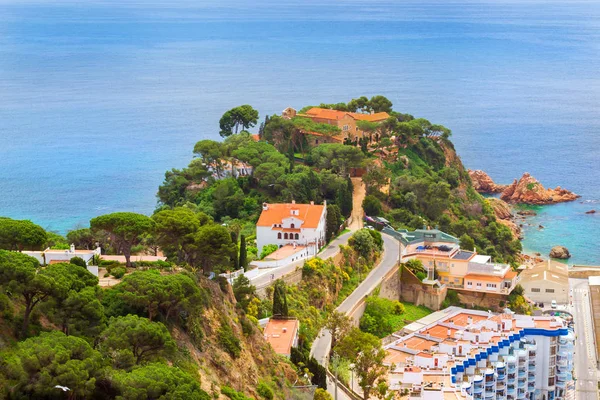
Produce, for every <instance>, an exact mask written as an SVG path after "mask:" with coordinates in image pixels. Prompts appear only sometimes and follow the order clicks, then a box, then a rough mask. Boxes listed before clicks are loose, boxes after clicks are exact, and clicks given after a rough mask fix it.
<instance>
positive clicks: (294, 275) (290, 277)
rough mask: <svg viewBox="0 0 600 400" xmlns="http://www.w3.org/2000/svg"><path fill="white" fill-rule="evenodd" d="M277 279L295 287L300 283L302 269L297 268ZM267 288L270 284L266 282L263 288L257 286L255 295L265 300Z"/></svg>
mask: <svg viewBox="0 0 600 400" xmlns="http://www.w3.org/2000/svg"><path fill="white" fill-rule="evenodd" d="M278 279H282V280H283V281H284V282H285V283H286V284H287V285H297V284H298V283H300V281H302V268H298V269H297V270H295V271H294V272H290V273H289V274H286V275H284V276H282V277H280V278H278ZM269 286H271V282H268V283H267V284H265V285H263V286H257V287H256V295H257V296H258V297H260V298H263V299H264V298H266V297H267V288H268V287H269Z"/></svg>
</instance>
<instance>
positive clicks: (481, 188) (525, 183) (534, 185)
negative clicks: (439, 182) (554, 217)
mask: <svg viewBox="0 0 600 400" xmlns="http://www.w3.org/2000/svg"><path fill="white" fill-rule="evenodd" d="M468 172H469V177H470V178H471V181H472V182H473V187H474V188H475V190H477V191H478V192H480V193H487V194H493V193H500V199H502V200H503V201H505V202H507V203H511V204H531V205H548V204H556V203H564V202H568V201H574V200H577V199H578V198H580V197H581V196H579V195H578V194H575V193H573V192H571V191H569V190H566V189H563V188H561V187H560V186H558V187H556V188H555V189H550V188H549V189H547V188H545V187H544V186H543V185H542V184H541V183H540V182H539V181H538V180H537V179H535V178H534V177H533V176H531V175H530V174H529V173H528V172H525V173H524V174H523V176H522V177H521V178H520V179H515V180H514V181H513V183H512V184H510V185H498V184H496V183H495V182H494V181H493V180H492V178H490V176H489V175H488V174H486V173H485V172H483V171H481V170H476V171H472V170H469V171H468Z"/></svg>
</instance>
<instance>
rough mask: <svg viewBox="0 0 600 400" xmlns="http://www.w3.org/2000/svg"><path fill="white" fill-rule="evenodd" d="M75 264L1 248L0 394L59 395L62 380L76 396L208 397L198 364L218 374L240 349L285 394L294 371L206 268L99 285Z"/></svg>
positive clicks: (277, 393) (141, 274) (266, 390)
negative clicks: (258, 361) (220, 365)
mask: <svg viewBox="0 0 600 400" xmlns="http://www.w3.org/2000/svg"><path fill="white" fill-rule="evenodd" d="M78 264H79V263H78V262H76V263H60V264H51V265H48V266H45V267H43V266H40V265H39V264H38V262H37V260H35V259H34V258H32V257H29V256H27V255H24V254H22V253H19V252H12V251H5V250H0V333H1V336H0V341H1V343H3V349H2V352H1V353H0V398H61V396H62V392H61V391H60V390H59V389H57V388H55V386H56V385H60V386H65V387H68V388H69V389H70V392H71V393H72V394H73V396H76V397H78V398H90V399H96V398H97V399H111V398H123V399H137V398H186V399H187V398H189V399H201V400H207V399H210V398H213V395H214V394H215V392H214V391H213V392H212V393H211V392H207V391H206V390H203V389H202V388H201V386H200V377H199V375H198V364H197V363H199V364H200V365H202V364H206V366H205V367H203V368H205V369H204V371H211V372H210V374H208V375H207V378H206V379H208V376H212V378H211V379H216V376H215V374H218V373H219V368H217V367H215V366H214V363H235V362H237V361H236V360H237V359H238V358H241V357H242V356H243V357H245V358H246V361H244V363H247V362H248V361H247V360H248V358H249V357H250V358H251V357H254V356H257V357H260V358H262V359H263V362H262V363H261V364H260V365H254V368H258V370H257V371H255V372H254V374H258V376H261V377H264V379H266V380H265V381H264V384H263V385H262V386H261V392H262V394H263V395H264V396H267V398H275V397H276V398H286V395H285V390H284V388H286V387H288V386H289V383H288V382H287V381H286V377H285V375H282V372H281V371H282V367H283V371H285V370H286V368H287V370H288V373H289V372H290V368H289V367H287V364H286V363H283V364H285V365H283V366H282V364H281V362H280V361H279V360H278V359H277V358H276V357H275V356H274V353H273V352H272V350H271V349H270V348H269V347H268V345H266V343H265V342H264V340H263V339H262V336H261V334H260V332H259V330H258V329H257V328H256V326H255V325H254V323H251V322H249V321H248V320H247V318H246V316H245V315H244V313H243V312H242V311H241V310H238V311H235V310H234V309H233V308H232V307H231V305H229V306H228V304H230V303H229V301H228V300H227V297H226V296H227V293H226V292H225V293H224V292H222V291H221V289H220V288H219V285H218V284H216V283H213V282H210V281H208V280H207V279H206V278H204V277H202V276H201V274H200V275H198V274H193V273H190V272H187V271H178V272H172V273H164V272H162V273H161V272H159V271H158V270H156V269H148V270H145V271H136V272H133V273H130V274H128V275H126V276H125V277H124V279H123V281H122V282H121V283H120V284H118V285H116V286H113V287H111V288H108V289H100V287H99V286H98V278H96V277H95V276H93V275H92V274H91V273H89V272H88V271H87V270H86V268H84V267H82V266H81V265H78ZM238 312H239V313H240V314H239V315H238ZM215 325H216V326H217V327H218V328H217V329H216V331H215V330H214V327H215ZM17 339H21V341H17ZM248 341H251V342H252V343H253V344H252V345H248V344H247V342H248ZM190 345H192V346H193V347H191V348H192V349H195V350H193V351H194V352H198V353H197V355H196V356H194V357H192V354H190V351H189V347H187V346H190ZM203 349H206V351H207V353H202V351H203ZM40 354H43V355H44V357H43V358H40V357H39V355H40ZM244 354H245V355H244ZM251 354H252V355H251ZM207 367H208V369H206V368H207ZM226 370H227V368H225V369H224V370H223V372H222V373H223V375H224V376H227V373H226V372H225V371H226ZM277 371H280V372H277ZM292 373H293V372H292ZM272 382H277V384H276V386H275V387H277V388H278V389H277V390H276V391H275V392H273V390H271V392H270V391H269V388H271V386H270V385H271V383H272ZM237 385H240V383H239V380H238V383H237ZM241 387H242V388H244V389H248V387H246V386H245V385H242V386H241ZM249 389H251V390H253V388H251V387H250V388H249ZM254 389H256V388H254ZM214 390H215V391H217V390H219V387H218V386H216V387H215V388H214ZM225 390H226V389H225ZM209 393H210V394H209Z"/></svg>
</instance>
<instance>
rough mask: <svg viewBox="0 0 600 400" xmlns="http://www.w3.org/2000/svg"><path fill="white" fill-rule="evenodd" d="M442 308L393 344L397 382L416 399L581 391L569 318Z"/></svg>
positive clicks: (552, 398) (558, 398) (563, 396)
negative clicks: (577, 385) (576, 384)
mask: <svg viewBox="0 0 600 400" xmlns="http://www.w3.org/2000/svg"><path fill="white" fill-rule="evenodd" d="M435 314H436V315H435V318H434V319H432V318H431V317H432V316H431V315H430V316H428V317H426V318H427V321H426V322H424V323H422V324H421V327H420V328H419V329H418V330H416V331H413V332H411V333H409V334H406V335H404V336H396V337H395V338H393V340H392V341H391V342H388V344H387V345H386V346H385V349H386V352H387V357H386V360H385V363H386V364H387V365H388V366H389V367H390V373H389V375H388V381H389V384H390V386H391V388H392V389H393V390H398V391H406V390H407V391H409V393H410V398H411V399H417V398H418V399H436V400H438V399H439V400H442V399H446V398H457V399H467V400H472V399H478V400H483V399H490V400H491V399H498V400H517V399H523V400H525V399H527V400H534V399H535V400H538V399H539V400H542V399H543V400H567V399H572V398H574V381H573V376H572V370H573V343H574V339H575V337H574V333H573V332H572V331H571V330H569V329H568V327H567V324H566V322H565V321H564V320H562V319H561V318H559V317H553V316H525V315H515V314H510V313H508V314H493V313H490V312H483V311H477V310H467V309H462V308H458V307H449V308H447V309H445V310H443V311H440V312H437V313H435ZM432 315H433V314H432ZM417 322H418V321H417ZM453 396H455V397H453Z"/></svg>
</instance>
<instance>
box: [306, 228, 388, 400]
mask: <svg viewBox="0 0 600 400" xmlns="http://www.w3.org/2000/svg"><path fill="white" fill-rule="evenodd" d="M382 236H383V246H384V253H383V259H382V260H381V262H380V263H379V265H377V266H376V267H375V268H373V270H371V272H370V273H369V275H367V277H366V278H365V280H364V281H362V283H361V284H360V285H359V286H358V287H357V288H356V289H355V290H354V291H353V292H352V293H351V294H350V296H348V297H346V299H345V300H344V301H343V302H342V304H340V305H339V306H338V308H337V310H338V311H340V312H344V313H348V312H349V311H350V310H352V309H353V308H354V306H355V305H356V304H358V302H359V301H360V300H361V299H362V298H364V297H365V296H367V295H369V294H370V293H371V292H372V291H373V290H374V289H375V288H376V287H377V286H378V285H379V284H380V283H381V281H382V279H383V277H384V276H385V275H386V274H387V273H388V272H389V271H390V270H391V269H393V268H395V267H396V264H397V263H398V258H399V256H400V253H399V245H398V241H397V240H396V239H394V238H392V237H390V236H388V235H382ZM330 347H331V334H330V333H329V331H328V330H327V329H322V330H321V332H320V333H319V336H318V337H317V339H315V341H314V342H313V345H312V348H311V355H312V356H313V357H315V358H316V359H317V361H318V362H319V363H320V364H322V365H325V366H326V365H327V361H328V360H327V355H328V353H329V348H330ZM328 386H329V387H328V391H329V393H331V395H334V391H335V386H334V385H333V384H329V385H328ZM338 399H339V400H345V399H347V397H346V396H344V395H343V393H341V392H340V391H338Z"/></svg>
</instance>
